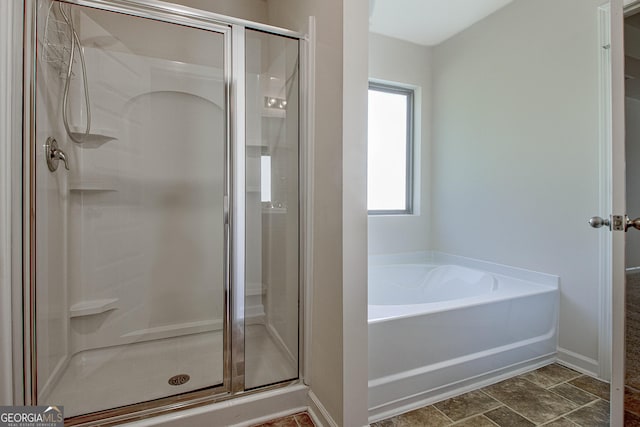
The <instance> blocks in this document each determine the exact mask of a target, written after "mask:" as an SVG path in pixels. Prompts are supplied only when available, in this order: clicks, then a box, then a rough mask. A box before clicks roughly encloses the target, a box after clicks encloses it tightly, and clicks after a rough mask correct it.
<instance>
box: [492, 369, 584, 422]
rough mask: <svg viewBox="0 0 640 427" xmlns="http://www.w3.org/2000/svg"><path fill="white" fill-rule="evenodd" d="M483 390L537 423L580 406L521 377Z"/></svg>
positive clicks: (549, 419)
mask: <svg viewBox="0 0 640 427" xmlns="http://www.w3.org/2000/svg"><path fill="white" fill-rule="evenodd" d="M483 390H484V391H485V392H486V393H487V394H488V395H490V396H491V397H493V398H495V399H497V400H499V401H500V402H502V403H504V404H505V405H507V406H509V407H510V408H511V409H513V410H514V411H516V412H517V413H519V414H522V415H523V416H524V417H526V418H527V419H529V420H531V421H533V422H534V423H537V424H540V423H544V422H547V421H551V420H553V419H555V418H558V417H559V416H561V415H563V414H565V413H567V412H569V411H571V410H573V409H576V408H577V407H578V405H577V404H576V403H574V402H572V401H570V400H567V399H565V398H564V397H562V396H559V395H557V394H555V393H553V392H550V391H549V390H546V389H544V388H542V387H540V386H537V385H535V384H533V383H532V382H530V381H527V380H525V379H524V378H521V377H515V378H511V379H508V380H506V381H502V382H500V383H498V384H494V385H492V386H489V387H485V388H484V389H483Z"/></svg>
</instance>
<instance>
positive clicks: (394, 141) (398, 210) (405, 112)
mask: <svg viewBox="0 0 640 427" xmlns="http://www.w3.org/2000/svg"><path fill="white" fill-rule="evenodd" d="M368 131H369V136H368V151H367V153H368V154H367V166H368V172H367V200H368V201H367V205H368V206H367V207H368V210H369V214H370V215H376V214H378V215H379V214H382V215H388V214H410V213H412V211H413V209H412V208H413V206H412V199H413V189H412V180H413V171H412V162H413V160H412V157H413V155H412V152H413V90H412V89H406V88H403V87H398V86H391V85H386V84H380V83H373V82H369V130H368Z"/></svg>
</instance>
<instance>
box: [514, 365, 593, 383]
mask: <svg viewBox="0 0 640 427" xmlns="http://www.w3.org/2000/svg"><path fill="white" fill-rule="evenodd" d="M580 375H581V374H580V373H579V372H576V371H574V370H573V369H569V368H565V367H564V366H561V365H558V364H557V363H553V364H551V365H547V366H543V367H542V368H539V369H536V370H535V371H532V372H529V373H526V374H522V375H521V377H522V378H524V379H527V380H529V381H531V382H532V383H534V384H537V385H539V386H540V387H544V388H548V387H551V386H554V385H557V384H560V383H563V382H565V381H569V380H571V379H574V378H577V377H579V376H580Z"/></svg>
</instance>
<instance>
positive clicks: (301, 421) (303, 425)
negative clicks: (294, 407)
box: [294, 412, 315, 427]
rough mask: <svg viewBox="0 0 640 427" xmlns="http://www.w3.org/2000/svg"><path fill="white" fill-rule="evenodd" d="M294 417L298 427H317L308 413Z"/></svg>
mask: <svg viewBox="0 0 640 427" xmlns="http://www.w3.org/2000/svg"><path fill="white" fill-rule="evenodd" d="M294 417H295V419H296V421H297V422H298V426H300V427H315V424H314V423H313V420H312V419H311V417H310V416H309V414H307V413H306V412H303V413H301V414H296V415H294Z"/></svg>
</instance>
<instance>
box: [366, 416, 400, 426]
mask: <svg viewBox="0 0 640 427" xmlns="http://www.w3.org/2000/svg"><path fill="white" fill-rule="evenodd" d="M394 421H395V420H394V418H387V419H386V420H382V421H378V422H375V423H371V427H395V425H396V424H395V422H394Z"/></svg>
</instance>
